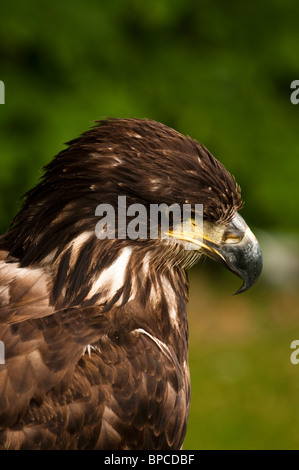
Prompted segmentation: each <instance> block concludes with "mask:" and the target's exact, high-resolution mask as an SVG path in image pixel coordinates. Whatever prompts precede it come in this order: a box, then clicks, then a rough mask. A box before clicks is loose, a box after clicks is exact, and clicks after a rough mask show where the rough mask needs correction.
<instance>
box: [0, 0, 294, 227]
mask: <svg viewBox="0 0 299 470" xmlns="http://www.w3.org/2000/svg"><path fill="white" fill-rule="evenodd" d="M298 13H299V4H298V3H297V2H295V1H291V0H287V1H284V2H281V1H278V0H276V1H272V2H264V3H262V4H260V3H259V4H258V3H256V2H249V1H244V2H234V1H232V0H227V1H225V2H223V1H221V0H218V1H214V2H208V1H207V0H205V1H199V2H195V1H182V0H171V1H170V0H149V1H146V2H140V1H139V0H126V1H121V0H119V1H117V0H112V1H107V0H101V1H97V0H87V1H86V2H82V1H79V0H73V1H72V2H70V1H66V2H58V1H57V0H54V1H52V2H50V3H49V2H45V1H31V2H25V1H24V0H19V1H18V4H17V6H16V5H15V4H13V3H11V2H5V3H4V4H3V5H1V20H2V21H1V30H0V59H1V69H0V74H1V76H0V79H1V80H3V81H4V83H5V85H6V104H5V105H1V106H0V128H1V133H0V152H1V154H0V170H1V171H0V221H1V223H0V228H1V229H2V230H4V229H5V228H6V227H7V225H8V223H9V221H10V220H11V217H12V216H13V215H14V214H15V212H16V210H17V207H18V198H19V197H20V196H21V195H22V194H23V193H24V191H26V190H28V189H29V188H30V187H31V186H32V185H33V184H34V183H35V182H36V181H37V179H38V177H39V175H40V168H41V166H42V165H43V164H45V163H46V162H48V161H49V160H50V159H51V157H52V156H53V155H54V154H55V153H56V152H57V151H59V150H60V149H61V148H63V144H64V142H65V141H67V140H69V139H71V138H73V137H75V136H76V135H77V134H78V133H80V132H82V131H84V130H86V129H87V128H88V127H89V126H90V125H91V124H92V121H93V120H95V119H100V118H103V117H106V116H117V117H120V116H122V117H132V116H135V117H150V118H152V119H157V120H160V121H162V122H164V123H166V124H168V125H170V126H172V127H175V128H176V129H178V130H179V131H181V132H183V133H187V134H189V135H191V136H192V137H194V138H197V139H198V140H200V141H201V142H203V143H204V144H206V145H207V146H208V147H209V148H210V149H211V151H212V152H213V153H214V154H215V155H216V156H217V157H218V158H219V159H220V160H221V161H223V163H224V164H225V165H226V166H227V167H228V168H229V169H230V171H231V172H232V173H233V174H235V176H236V178H237V180H238V182H239V183H240V184H241V186H242V188H243V195H244V199H245V200H246V208H245V209H244V214H245V216H246V218H247V220H249V222H251V223H254V224H255V225H259V226H263V227H269V228H283V229H288V230H296V229H298V224H299V222H298V218H297V217H294V214H295V213H296V208H297V197H296V196H297V194H296V192H297V189H296V182H297V173H298V158H297V154H298V150H299V144H298V139H297V126H298V116H299V106H298V108H297V107H296V106H294V105H292V104H291V103H290V99H289V96H290V83H291V81H292V80H294V79H297V78H298V67H297V41H298V25H297V18H298ZM282 213H283V217H281V214H282Z"/></svg>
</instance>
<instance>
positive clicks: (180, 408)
mask: <svg viewBox="0 0 299 470" xmlns="http://www.w3.org/2000/svg"><path fill="white" fill-rule="evenodd" d="M119 196H122V197H124V196H125V197H126V204H127V206H129V205H133V204H139V205H142V206H143V207H145V208H146V209H149V208H150V206H151V205H159V204H162V203H163V204H165V205H166V206H167V207H169V206H171V205H172V204H178V205H179V207H182V206H183V205H184V204H190V205H191V206H192V207H193V206H194V207H195V205H196V204H201V205H202V207H203V210H202V218H203V224H202V229H200V227H199V225H198V224H197V222H196V221H195V213H194V211H193V212H191V223H192V231H191V232H188V231H187V232H185V231H184V230H181V231H180V230H176V228H177V227H175V226H174V224H172V223H171V221H170V225H169V232H168V235H169V236H168V237H167V236H162V235H163V234H162V232H161V230H160V231H159V236H158V237H156V238H154V239H152V238H151V237H138V236H136V237H131V238H130V237H128V236H118V235H120V234H119V233H118V231H117V227H116V233H115V237H114V238H113V237H108V236H106V238H105V237H104V236H102V237H100V236H97V234H96V230H95V227H96V226H97V223H98V222H99V220H101V219H99V216H98V215H97V214H96V208H97V207H98V206H99V205H100V204H109V205H110V207H112V208H113V209H114V210H115V214H116V215H117V214H118V211H119V208H118V200H119ZM133 207H136V206H133ZM138 207H139V206H138ZM241 207H242V200H241V194H240V188H239V186H238V185H237V184H236V181H235V179H234V178H233V177H232V176H231V174H230V173H229V172H228V171H227V170H226V169H225V167H224V166H223V165H222V164H221V163H220V162H219V161H218V160H217V159H216V158H215V157H214V156H213V155H212V154H211V153H210V152H209V151H208V150H207V148H205V147H204V146H203V145H201V144H200V143H198V142H197V141H195V140H193V139H192V138H190V137H185V136H183V135H182V134H180V133H179V132H177V131H175V130H173V129H170V128H169V127H167V126H165V125H163V124H160V123H158V122H155V121H152V120H150V119H116V118H115V119H113V118H111V119H110V118H109V119H105V120H102V121H96V122H95V125H94V126H93V127H92V128H91V129H89V130H88V131H87V132H85V133H83V134H82V135H81V136H80V137H78V138H77V139H75V140H72V141H71V142H68V145H67V147H65V148H64V150H62V151H61V152H60V153H58V155H56V156H55V157H54V159H53V160H52V161H51V162H50V163H49V164H48V165H47V166H46V167H45V169H44V173H43V176H42V178H41V180H40V182H39V183H38V184H37V186H36V187H34V188H33V189H32V190H30V191H29V192H28V193H27V194H26V195H25V197H24V201H23V205H22V208H21V210H20V212H19V213H18V214H17V215H16V217H15V218H14V220H13V222H12V224H11V226H10V228H9V230H8V231H7V232H6V233H5V234H4V235H2V236H1V237H0V340H1V342H2V344H3V345H4V348H5V361H2V362H4V363H3V364H1V365H0V447H1V449H109V450H139V449H150V450H158V449H165V450H167V449H170V450H175V449H180V448H181V446H182V443H183V440H184V436H185V433H186V427H187V420H188V413H189V405H190V376H189V368H188V323H187V311H186V303H187V299H188V277H187V268H188V267H189V266H190V265H191V264H194V263H195V262H196V261H198V259H199V258H200V256H201V255H207V256H210V257H211V258H212V259H214V260H216V261H219V262H220V263H221V264H223V265H224V266H226V267H227V268H228V269H229V270H231V271H232V272H233V273H235V274H236V275H237V276H239V277H240V278H241V279H242V280H243V286H242V287H241V288H240V290H239V291H244V290H246V289H248V288H249V287H251V286H252V284H253V283H254V282H255V281H256V280H257V278H258V276H259V274H260V272H261V269H262V254H261V250H260V248H259V244H258V242H257V240H256V238H255V236H254V235H253V233H252V232H251V230H250V229H249V227H248V226H247V225H246V223H245V221H244V219H243V218H242V217H241V216H240V215H239V213H238V211H239V210H240V209H241ZM147 214H148V217H150V212H149V211H148V212H147ZM102 215H103V214H102ZM131 216H132V214H131ZM129 220H130V221H132V217H130V219H129ZM105 227H106V229H107V224H106V226H105ZM105 227H104V228H105ZM102 235H103V234H102Z"/></svg>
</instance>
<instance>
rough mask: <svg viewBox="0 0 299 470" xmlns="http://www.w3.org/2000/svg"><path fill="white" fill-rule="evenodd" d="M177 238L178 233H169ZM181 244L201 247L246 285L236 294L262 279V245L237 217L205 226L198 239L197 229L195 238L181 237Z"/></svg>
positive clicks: (242, 220)
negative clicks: (224, 222)
mask: <svg viewBox="0 0 299 470" xmlns="http://www.w3.org/2000/svg"><path fill="white" fill-rule="evenodd" d="M170 235H171V236H173V237H174V238H176V233H175V232H173V234H171V233H170ZM179 238H181V239H182V240H186V241H189V242H192V243H193V244H194V245H197V247H196V249H197V250H198V247H199V246H200V251H201V252H202V253H203V254H205V255H207V256H209V257H210V258H212V259H213V260H215V261H217V262H219V263H221V264H223V265H224V266H225V267H226V268H227V269H229V270H230V271H231V272H233V273H234V274H236V275H237V276H238V277H239V278H240V279H242V281H243V285H242V286H241V287H240V289H239V290H238V291H237V292H235V294H240V293H241V292H245V291H246V290H248V289H250V287H252V286H253V284H254V283H255V282H256V281H257V279H258V278H259V276H260V274H261V272H262V267H263V256H262V251H261V249H260V246H259V243H258V241H257V239H256V238H255V236H254V234H253V233H252V231H251V230H250V228H249V227H248V225H247V224H246V222H245V220H244V219H243V218H242V217H241V216H240V215H239V214H235V216H234V217H233V218H232V220H231V221H230V222H229V223H228V224H226V225H225V224H222V225H220V224H216V223H212V222H208V221H204V222H203V230H199V231H198V234H197V235H196V228H195V231H194V234H193V236H192V238H191V237H190V233H188V234H185V236H184V233H183V234H182V236H181V237H179Z"/></svg>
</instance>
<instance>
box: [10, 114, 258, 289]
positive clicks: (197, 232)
mask: <svg viewBox="0 0 299 470" xmlns="http://www.w3.org/2000/svg"><path fill="white" fill-rule="evenodd" d="M120 198H122V199H120ZM120 200H121V201H122V202H124V200H125V204H126V209H125V210H126V214H127V216H128V218H127V219H126V222H125V229H126V232H125V236H124V233H122V234H121V233H120V231H121V230H120V224H119V217H120V211H121V208H120V204H119V201H120ZM161 204H162V205H164V206H163V207H166V212H167V210H168V209H169V208H171V207H174V206H176V207H179V208H180V209H182V212H181V215H182V214H183V207H184V206H185V207H186V206H188V207H190V210H191V212H190V213H189V216H188V217H187V220H186V219H184V221H183V222H179V223H177V220H176V221H175V220H174V217H173V216H172V218H171V220H169V226H168V227H167V229H166V230H165V229H164V227H162V225H161V219H159V222H158V237H157V236H155V237H154V239H152V238H151V235H152V234H151V229H152V222H153V221H152V218H153V212H152V209H153V208H157V206H159V205H161ZM103 205H106V207H108V206H110V207H111V208H112V214H114V215H115V217H116V219H115V221H116V223H114V224H113V223H112V228H113V230H114V238H115V240H114V243H115V245H114V246H119V247H120V248H121V247H124V246H128V245H129V246H131V247H134V248H135V249H136V250H140V252H143V253H145V252H147V253H152V256H153V260H154V262H155V263H156V266H157V268H158V267H159V265H163V264H167V263H168V264H170V265H171V264H182V265H183V266H184V267H187V266H189V265H190V264H192V263H194V262H195V261H197V259H198V258H199V257H200V255H202V254H204V255H207V256H209V257H211V258H212V259H214V260H216V261H219V262H220V263H222V264H223V265H224V266H225V267H226V268H228V269H229V270H230V271H232V272H233V273H235V274H236V275H237V276H239V277H240V278H241V279H242V280H243V286H242V287H241V289H239V291H238V292H243V291H245V290H247V289H248V288H250V287H251V286H252V285H253V284H254V282H255V281H256V280H257V278H258V277H259V275H260V273H261V269H262V254H261V250H260V248H259V244H258V242H257V240H256V238H255V236H254V235H253V233H252V232H251V231H250V229H249V227H248V226H247V225H246V223H245V221H244V219H243V218H242V217H241V216H240V215H239V213H238V211H239V210H240V209H241V207H242V201H241V195H240V188H239V186H238V185H237V184H236V182H235V180H234V178H233V177H232V176H231V175H230V173H229V172H228V171H227V170H226V169H225V168H224V166H223V165H222V164H221V163H220V162H218V160H216V159H215V158H214V157H213V156H212V155H211V153H210V152H209V151H208V150H207V149H206V148H205V147H204V146H202V145H200V144H199V143H198V142H197V141H195V140H193V139H191V138H189V137H185V136H183V135H182V134H180V133H178V132H176V131H175V130H173V129H170V128H169V127H167V126H165V125H163V124H160V123H157V122H154V121H151V120H143V119H109V120H105V121H100V122H99V123H97V125H96V126H95V127H94V128H92V129H91V130H89V131H88V132H86V133H84V134H82V135H81V136H80V137H79V138H78V139H76V140H74V141H72V142H69V146H68V148H66V149H65V150H63V151H62V152H60V153H59V154H58V155H57V156H56V157H55V158H54V159H53V160H52V162H51V163H50V164H49V165H48V166H47V167H46V169H45V174H44V176H43V179H42V181H41V182H40V183H39V184H38V185H37V186H36V187H35V188H34V189H33V190H32V191H30V192H29V193H28V194H27V197H26V199H25V203H24V206H23V209H22V210H21V212H20V213H19V215H18V216H17V217H16V219H15V222H14V226H13V229H12V230H13V234H14V237H13V238H14V242H13V245H12V246H11V254H12V255H13V256H17V257H19V258H21V259H22V261H23V264H30V263H34V262H38V261H40V260H41V259H45V257H47V256H48V255H49V254H50V253H51V252H52V253H53V250H57V249H59V246H60V247H61V249H62V248H63V247H65V246H66V245H68V244H70V243H71V242H72V240H73V239H74V238H75V237H79V236H80V235H82V234H83V233H89V234H92V236H93V242H94V243H95V242H97V243H99V244H100V243H101V240H98V239H99V238H101V236H102V238H103V231H105V230H106V229H107V223H106V226H105V227H106V228H105V229H104V225H102V226H101V224H100V227H102V235H101V233H100V236H98V235H99V233H98V235H97V234H96V231H95V227H96V226H98V225H99V217H98V216H99V215H102V216H104V215H105V216H107V211H106V213H105V214H104V211H102V212H101V210H100V212H98V213H97V209H96V208H97V207H99V206H101V207H102V209H103V207H104V206H103ZM129 207H130V209H129V212H128V208H129ZM141 207H144V209H145V214H146V215H145V217H144V216H143V214H140V208H141ZM197 207H201V214H200V215H201V217H198V210H196V208H197ZM130 210H131V212H130ZM134 211H135V212H134ZM162 212H163V211H162ZM136 215H139V218H138V217H137V218H136ZM160 215H161V211H160ZM172 215H173V212H172ZM102 220H103V219H102ZM106 222H107V221H106ZM129 224H131V225H130V226H129ZM142 224H144V225H145V227H144V226H142ZM108 225H109V224H108ZM110 228H111V226H110ZM129 228H130V229H131V235H132V233H133V236H131V237H130V236H129V237H128V229H129ZM100 232H101V230H100ZM96 235H97V236H96ZM120 235H121V236H120ZM138 235H139V236H138ZM87 238H88V237H87ZM81 239H82V238H81ZM88 240H89V241H90V239H88Z"/></svg>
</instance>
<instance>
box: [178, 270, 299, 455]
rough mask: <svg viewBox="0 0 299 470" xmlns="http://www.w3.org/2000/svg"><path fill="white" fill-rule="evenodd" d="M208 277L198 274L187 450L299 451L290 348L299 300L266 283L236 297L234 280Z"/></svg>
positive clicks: (192, 306) (297, 393)
mask: <svg viewBox="0 0 299 470" xmlns="http://www.w3.org/2000/svg"><path fill="white" fill-rule="evenodd" d="M203 271H204V270H203ZM205 274H206V273H205V272H203V274H202V273H201V275H198V274H197V273H196V272H195V271H194V272H192V273H191V276H190V303H189V328H190V356H189V363H190V369H191V386H192V400H191V410H190V418H189V426H188V432H187V436H186V439H185V443H184V449H185V450H188V449H189V450H190V449H192V450H195V449H298V448H299V435H298V431H297V428H298V424H299V406H298V401H299V365H298V366H296V365H294V364H292V363H291V361H290V355H291V352H292V350H291V349H290V344H291V342H292V341H293V340H294V339H298V338H299V334H298V332H299V316H298V315H297V305H298V301H299V295H298V294H297V293H296V292H295V290H292V291H277V290H275V291H274V290H271V289H269V288H267V287H266V286H264V285H263V284H262V283H261V285H260V286H256V287H254V288H253V289H252V291H249V292H248V293H245V294H242V295H240V296H236V297H233V296H231V295H230V290H229V289H231V291H233V289H235V290H236V288H235V284H233V282H234V281H233V280H231V284H230V279H229V281H227V280H226V281H223V282H220V281H221V278H217V277H216V278H215V276H214V275H213V276H208V279H207V276H205ZM215 279H216V284H217V283H218V288H217V289H214V290H211V285H212V286H213V284H215ZM213 281H214V282H213ZM223 284H224V286H223Z"/></svg>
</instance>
